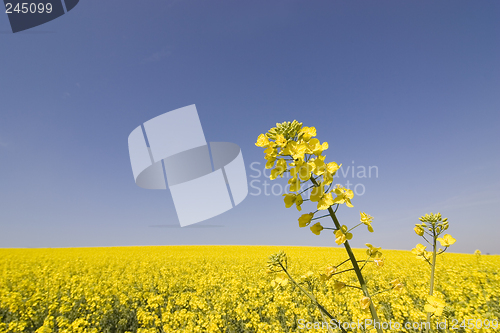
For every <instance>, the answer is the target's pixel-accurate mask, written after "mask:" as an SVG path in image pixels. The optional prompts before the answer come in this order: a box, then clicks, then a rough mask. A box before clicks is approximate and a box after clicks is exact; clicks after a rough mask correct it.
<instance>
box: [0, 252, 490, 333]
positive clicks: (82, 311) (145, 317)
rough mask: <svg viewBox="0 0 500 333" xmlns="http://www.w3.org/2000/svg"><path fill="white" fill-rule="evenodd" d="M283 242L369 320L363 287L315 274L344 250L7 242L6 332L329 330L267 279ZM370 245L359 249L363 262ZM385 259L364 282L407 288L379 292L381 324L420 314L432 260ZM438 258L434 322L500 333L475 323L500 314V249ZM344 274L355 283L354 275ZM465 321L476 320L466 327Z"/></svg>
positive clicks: (343, 315) (2, 295)
mask: <svg viewBox="0 0 500 333" xmlns="http://www.w3.org/2000/svg"><path fill="white" fill-rule="evenodd" d="M279 250H284V251H285V252H286V253H287V255H288V258H289V269H290V273H291V274H292V276H293V277H294V278H295V279H296V280H297V281H298V282H299V281H306V280H307V281H309V283H305V282H304V286H305V288H311V287H312V288H313V290H314V295H315V296H316V297H317V299H318V301H319V302H320V303H321V304H322V305H323V306H324V307H325V308H326V309H328V311H329V312H330V313H332V314H333V315H334V316H335V317H336V318H337V320H338V321H340V322H351V321H354V322H356V321H358V320H364V319H366V318H370V316H369V314H367V313H365V312H364V311H362V310H361V309H360V306H359V298H360V295H361V294H360V292H359V290H357V289H355V288H344V289H342V290H341V291H339V292H336V291H335V289H334V283H335V281H334V280H333V279H332V280H328V281H321V280H320V279H319V278H316V276H319V272H321V270H322V269H323V268H324V267H325V266H327V265H334V264H338V263H340V262H342V261H343V260H344V259H345V251H344V249H342V248H326V247H273V246H156V247H113V248H66V249H0V332H16V333H17V332H61V333H62V332H143V333H144V332H155V333H156V332H326V329H314V328H313V329H310V328H312V327H314V326H312V325H313V324H312V323H317V322H323V321H324V320H323V318H322V317H321V314H320V313H319V311H318V310H317V308H316V307H315V306H313V305H312V304H311V301H310V300H309V299H308V298H306V297H305V296H304V295H303V294H302V293H300V291H299V290H298V289H297V288H296V287H294V285H293V284H291V283H288V284H285V283H283V284H280V283H272V282H273V281H274V280H275V279H276V275H273V274H268V273H266V262H267V259H268V257H269V255H271V254H273V253H276V252H278V251H279ZM365 251H366V250H355V254H356V256H357V257H360V258H362V257H363V255H364V252H365ZM383 255H384V265H383V267H377V266H375V265H374V264H373V263H371V264H369V265H367V266H366V267H365V269H364V270H363V272H364V274H365V276H366V279H367V280H368V286H369V287H370V289H371V290H385V289H390V288H391V285H390V282H391V281H393V280H394V279H399V280H400V281H401V282H402V283H403V284H404V286H405V288H404V290H403V291H401V292H396V291H394V290H389V291H387V292H382V293H380V294H377V295H375V296H373V302H374V304H375V305H376V307H377V310H378V313H379V316H380V317H381V318H380V320H381V321H385V322H389V321H391V322H399V323H405V322H412V323H418V322H423V321H425V318H426V313H425V312H423V308H424V305H425V300H426V295H427V293H428V285H427V281H428V276H429V267H428V265H424V264H422V261H419V260H418V259H416V258H415V256H414V255H413V254H412V253H411V252H410V251H396V250H386V251H383ZM438 260H439V264H438V266H437V267H438V268H437V272H436V277H437V286H436V292H437V294H439V295H440V296H443V297H444V299H445V300H446V302H447V307H446V309H445V311H444V314H443V316H442V317H441V318H440V319H437V320H444V319H445V318H447V319H448V320H449V322H450V323H451V322H452V321H453V320H456V322H457V324H456V325H455V329H451V327H448V331H449V332H498V331H499V330H500V329H495V328H489V329H485V328H481V329H480V328H479V322H481V324H482V326H484V323H487V322H488V323H491V325H493V323H494V321H495V320H496V321H497V323H498V319H499V318H500V304H499V302H500V272H499V271H500V269H499V268H500V256H488V255H483V256H478V255H472V254H454V253H446V254H444V255H442V256H440V257H439V258H438ZM308 272H312V273H313V275H312V276H309V277H307V273H308ZM309 274H310V273H309ZM338 279H339V280H340V281H341V282H344V283H345V284H348V285H356V281H357V280H356V279H355V276H354V274H352V275H350V273H349V274H342V275H340V276H339V277H338ZM308 290H310V289H308ZM464 320H469V322H468V323H469V324H470V323H471V322H472V321H471V320H473V321H474V325H473V326H474V327H473V328H472V329H468V328H466V327H467V325H463V323H464V322H463V321H464ZM306 323H311V324H310V325H308V326H306ZM461 324H462V325H461ZM460 326H461V327H460ZM469 327H470V326H469ZM349 331H351V330H349ZM353 331H358V332H362V331H364V330H353ZM385 331H386V332H420V329H417V328H415V329H413V328H403V329H399V330H396V329H390V328H389V329H387V330H385ZM435 331H437V330H435ZM443 332H446V330H443Z"/></svg>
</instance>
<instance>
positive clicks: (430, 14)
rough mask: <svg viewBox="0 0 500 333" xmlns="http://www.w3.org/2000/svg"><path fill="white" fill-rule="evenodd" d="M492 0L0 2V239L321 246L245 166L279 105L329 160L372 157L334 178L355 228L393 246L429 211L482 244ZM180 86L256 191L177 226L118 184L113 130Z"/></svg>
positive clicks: (498, 81) (123, 158) (494, 136)
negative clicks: (344, 190)
mask: <svg viewBox="0 0 500 333" xmlns="http://www.w3.org/2000/svg"><path fill="white" fill-rule="evenodd" d="M499 13H500V3H499V2H498V1H486V0H485V1H457V0H453V1H439V2H435V1H400V0H398V1H383V2H382V1H316V2H306V1H290V0H287V1H272V2H268V1H251V2H250V1H246V2H242V1H144V2H140V3H138V2H136V1H116V0H115V1H106V2H92V1H83V0H82V1H80V3H79V5H78V6H77V7H75V9H73V10H72V11H71V12H69V13H68V14H66V15H64V16H62V17H60V18H58V19H56V20H54V21H52V22H49V23H47V24H44V25H42V26H39V27H36V28H33V29H30V30H27V31H25V32H20V33H16V34H12V32H11V30H10V26H9V22H8V19H7V16H6V15H0V61H1V64H2V66H1V69H0V100H1V106H0V230H1V232H0V247H73V246H74V247H80V246H121V245H177V244H249V245H307V246H336V245H335V243H334V239H333V235H330V234H328V233H323V234H322V235H321V236H316V235H314V234H312V233H311V231H310V230H309V229H308V228H303V229H301V228H299V227H298V222H297V218H298V217H299V216H300V214H301V213H299V212H297V211H296V210H293V209H286V208H285V206H284V203H283V201H282V198H281V197H280V196H278V195H277V196H274V195H269V196H266V195H265V194H264V192H263V190H264V186H265V185H264V181H265V180H266V179H265V178H264V177H263V176H261V177H258V172H257V171H255V170H253V169H259V168H260V169H262V167H263V162H264V159H263V153H262V149H261V148H258V147H256V146H255V145H254V142H255V140H256V138H257V136H258V135H259V134H260V133H263V132H265V131H267V130H268V129H269V128H270V127H272V126H274V125H275V123H276V122H282V121H286V120H293V119H297V120H298V121H301V122H303V123H304V125H305V126H315V127H316V128H317V131H318V138H319V139H320V140H321V141H328V142H329V144H330V148H329V149H328V150H327V151H326V152H325V154H326V156H327V160H328V161H336V162H338V163H343V165H344V167H348V166H349V167H352V166H355V167H356V170H359V169H358V168H359V167H363V166H364V167H366V168H367V167H369V166H376V167H377V170H378V176H375V174H372V177H371V178H359V177H356V175H355V177H352V174H351V175H347V174H346V177H343V176H342V173H340V177H339V179H338V182H339V183H342V184H346V182H347V181H350V183H351V184H354V185H358V193H360V192H361V189H364V193H363V195H360V196H356V197H355V198H354V199H353V204H354V208H347V207H345V206H343V207H341V208H340V209H339V213H338V217H339V220H340V221H341V222H342V223H343V224H346V225H353V224H354V223H357V221H358V220H359V211H360V210H361V211H366V212H367V213H369V214H370V215H373V216H374V217H375V219H374V222H373V226H374V229H375V233H373V234H370V233H368V232H367V231H366V230H365V228H360V229H357V230H356V232H355V235H354V239H353V240H352V244H353V246H355V247H363V246H364V244H365V243H367V242H368V243H372V244H374V245H376V246H381V247H382V248H389V249H407V250H409V249H411V248H413V247H414V245H415V244H416V243H418V242H420V238H419V237H418V236H416V235H415V234H414V232H413V226H414V224H415V223H418V217H419V216H421V215H423V214H425V213H429V212H438V211H440V212H441V213H442V214H443V215H444V216H445V217H448V218H449V221H450V228H449V229H448V232H449V233H450V234H452V235H453V236H454V237H455V238H456V239H457V243H456V244H455V245H454V246H453V247H452V248H451V249H450V250H451V251H452V252H466V253H472V252H473V251H474V250H475V249H476V248H479V249H481V250H482V251H483V253H487V252H489V253H500V245H499V244H500V243H498V241H497V239H498V234H499V232H500V226H499V222H500V221H499V218H498V213H497V207H498V206H499V204H500V194H499V189H500V176H499V174H498V170H499V166H500V156H499V147H498V146H499V142H500V140H499V139H500V135H499V130H498V129H499V127H500V126H499V125H500V112H499V111H500V94H499V91H500V62H499V61H498V59H500V20H499ZM190 104H196V106H197V109H198V113H199V115H200V119H201V122H202V124H203V128H204V131H205V136H206V138H207V140H208V141H228V142H234V143H237V144H238V145H239V146H240V147H241V149H242V152H243V157H244V160H245V164H246V166H247V173H248V175H249V181H252V180H255V182H254V183H253V184H254V187H257V188H260V189H261V190H262V192H261V194H260V195H255V194H256V193H258V191H257V189H256V188H254V187H251V188H250V194H249V196H248V197H247V199H246V200H245V201H244V202H243V203H241V204H240V205H238V206H237V207H236V208H234V209H232V210H230V211H228V212H226V213H224V214H222V215H219V216H217V217H214V218H212V219H210V220H207V221H204V222H202V223H200V224H197V225H195V226H193V227H189V228H178V227H175V226H176V225H178V220H177V215H176V212H175V208H174V206H173V202H172V198H171V196H170V193H169V192H168V191H160V190H156V191H155V190H144V189H141V188H139V187H137V186H136V185H135V183H134V179H133V176H132V170H131V166H130V160H129V156H128V149H127V137H128V135H129V133H130V132H131V131H132V130H133V129H134V128H135V127H137V126H138V125H139V124H141V123H143V122H145V121H147V120H149V119H151V118H153V117H155V116H157V115H160V114H162V113H165V112H167V111H170V110H174V109H177V108H180V107H183V106H187V105H190ZM179 139H182V138H179ZM254 162H260V163H261V164H260V167H259V166H258V164H253V167H252V168H251V167H250V165H251V164H252V163H254ZM350 170H352V169H350ZM343 171H344V172H346V171H347V168H344V169H343ZM267 181H268V182H270V181H269V180H267ZM359 184H360V185H359ZM354 185H353V186H354ZM275 189H276V191H277V189H278V187H275ZM199 190H200V191H206V192H207V195H210V193H209V189H199ZM275 193H276V192H275ZM194 206H195V204H194ZM193 209H195V207H194V208H193ZM304 209H305V211H306V212H307V211H308V210H309V209H308V206H306V205H304ZM325 224H327V223H325Z"/></svg>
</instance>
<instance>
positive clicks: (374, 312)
mask: <svg viewBox="0 0 500 333" xmlns="http://www.w3.org/2000/svg"><path fill="white" fill-rule="evenodd" d="M311 181H312V182H313V184H314V185H316V186H319V185H318V183H317V182H316V180H315V179H314V178H313V177H312V176H311ZM328 212H329V213H330V216H331V217H332V220H333V223H334V224H335V227H337V229H340V228H341V225H340V223H339V220H337V216H336V215H335V212H334V211H333V209H332V207H331V206H330V207H328ZM344 247H345V250H346V251H347V254H348V255H349V259H350V260H351V263H352V267H353V269H354V271H355V272H356V276H357V278H358V281H359V285H360V287H361V290H362V291H363V294H364V295H365V297H368V298H370V293H369V292H368V288H367V287H366V282H365V279H364V278H363V274H361V270H360V269H359V265H358V261H357V260H356V257H355V256H354V253H353V252H352V249H351V246H350V245H349V241H347V240H346V241H345V242H344ZM370 300H371V298H370ZM370 313H371V315H372V318H373V322H374V326H375V325H376V324H377V323H378V324H379V325H380V320H379V319H378V315H377V310H375V306H374V305H373V302H371V301H370ZM376 329H377V332H378V333H383V332H384V331H383V330H382V328H381V327H380V326H378V327H376Z"/></svg>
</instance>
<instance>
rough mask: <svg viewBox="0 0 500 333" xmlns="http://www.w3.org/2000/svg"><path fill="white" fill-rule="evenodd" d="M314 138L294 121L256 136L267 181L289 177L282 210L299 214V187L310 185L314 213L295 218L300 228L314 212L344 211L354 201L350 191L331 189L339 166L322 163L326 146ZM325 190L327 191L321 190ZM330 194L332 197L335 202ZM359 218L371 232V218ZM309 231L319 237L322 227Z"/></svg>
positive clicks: (300, 201)
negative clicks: (337, 206)
mask: <svg viewBox="0 0 500 333" xmlns="http://www.w3.org/2000/svg"><path fill="white" fill-rule="evenodd" d="M315 136H316V128H314V127H303V126H302V123H299V122H298V121H296V120H294V121H293V122H284V123H277V124H276V127H273V128H271V129H270V130H269V131H268V132H267V133H265V134H260V135H259V137H258V138H257V142H256V143H255V145H256V146H257V147H262V148H265V150H264V153H265V156H264V158H265V159H266V160H267V163H266V168H267V169H272V170H271V175H270V179H271V180H273V179H276V178H277V177H283V174H284V173H285V172H289V173H290V175H291V178H290V179H289V180H288V184H289V185H290V192H291V193H286V194H283V196H284V197H285V198H284V201H285V206H286V208H290V207H292V206H293V205H295V206H296V207H297V210H299V211H301V210H302V206H301V205H302V203H303V202H304V201H305V200H304V198H303V197H302V193H303V192H305V190H303V189H302V185H303V184H304V183H306V182H308V181H309V180H311V182H312V183H313V184H314V185H313V186H312V187H313V189H312V191H311V195H310V196H309V198H308V199H307V200H310V201H311V202H315V203H316V209H317V210H316V211H315V212H310V213H307V214H303V215H302V216H301V217H300V218H299V226H300V227H301V228H303V227H306V226H308V225H309V224H310V222H311V220H312V219H313V218H314V214H315V213H316V212H318V211H322V210H327V209H328V208H330V207H331V206H332V205H335V204H345V205H346V206H347V207H353V205H352V203H351V199H352V198H353V197H354V193H353V191H352V190H351V189H347V188H344V187H342V186H340V185H336V186H335V187H334V188H331V187H332V182H333V176H334V175H335V174H336V173H337V171H338V170H339V169H340V167H341V166H342V165H338V164H337V163H335V162H330V163H325V156H324V155H322V154H323V151H325V150H327V149H328V142H323V143H321V142H320V141H319V140H318V139H316V138H314V137H315ZM327 186H328V188H325V187H327ZM294 192H295V193H294ZM333 194H335V198H334V197H333ZM362 214H364V213H362ZM361 217H362V222H363V223H365V224H366V225H367V226H368V230H370V231H371V232H372V231H373V228H372V226H371V219H372V217H371V216H370V215H367V214H365V215H364V216H363V215H362V216H361ZM310 229H311V231H312V232H313V233H314V234H316V235H319V234H320V232H321V231H322V230H323V226H322V225H321V223H319V222H318V223H316V224H314V225H312V226H311V227H310ZM339 233H342V231H341V230H338V232H337V233H336V235H335V237H336V238H337V239H339V240H343V239H344V241H341V242H340V243H338V244H342V243H344V242H345V239H350V238H349V237H348V236H347V234H345V235H340V234H339ZM349 235H351V234H349ZM351 236H352V235H351Z"/></svg>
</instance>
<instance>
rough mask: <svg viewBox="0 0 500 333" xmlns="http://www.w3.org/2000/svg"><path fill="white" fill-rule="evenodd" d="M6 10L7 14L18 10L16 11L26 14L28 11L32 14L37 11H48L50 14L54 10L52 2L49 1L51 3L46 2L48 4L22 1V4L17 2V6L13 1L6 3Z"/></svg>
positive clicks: (40, 12)
mask: <svg viewBox="0 0 500 333" xmlns="http://www.w3.org/2000/svg"><path fill="white" fill-rule="evenodd" d="M5 12H6V13H7V14H12V13H13V12H16V13H23V14H26V13H31V14H35V13H39V14H42V13H47V14H50V13H51V12H52V4H51V3H50V2H49V3H46V4H43V3H26V2H25V3H22V4H19V3H18V4H17V5H16V6H15V7H14V6H13V5H12V4H11V3H6V4H5Z"/></svg>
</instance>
